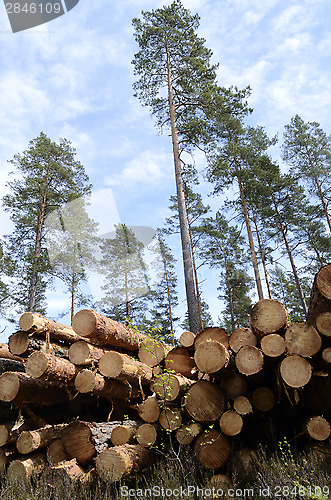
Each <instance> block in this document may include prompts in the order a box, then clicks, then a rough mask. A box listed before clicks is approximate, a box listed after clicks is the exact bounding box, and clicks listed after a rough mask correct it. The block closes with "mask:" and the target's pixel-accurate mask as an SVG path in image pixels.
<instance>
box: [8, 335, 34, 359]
mask: <svg viewBox="0 0 331 500" xmlns="http://www.w3.org/2000/svg"><path fill="white" fill-rule="evenodd" d="M29 341H30V339H29V337H28V334H27V333H26V332H16V333H13V335H11V336H10V337H9V339H8V347H9V350H10V352H11V353H12V354H16V355H17V356H19V355H21V354H24V353H25V351H26V350H27V348H28V347H29Z"/></svg>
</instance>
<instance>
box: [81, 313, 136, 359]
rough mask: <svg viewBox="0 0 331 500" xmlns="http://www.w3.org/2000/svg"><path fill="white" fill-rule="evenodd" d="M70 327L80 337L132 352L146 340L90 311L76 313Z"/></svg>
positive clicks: (123, 326) (121, 325)
mask: <svg viewBox="0 0 331 500" xmlns="http://www.w3.org/2000/svg"><path fill="white" fill-rule="evenodd" d="M72 327H73V329H74V331H75V332H76V333H77V334H78V335H80V337H84V338H87V339H90V340H92V341H97V342H98V343H99V344H102V345H108V346H114V347H120V348H123V349H126V350H128V351H133V352H137V351H138V349H139V347H140V346H141V344H142V343H143V342H144V340H146V336H145V335H143V334H141V333H140V332H135V331H133V330H131V329H130V328H128V327H127V326H125V325H123V324H121V323H118V322H117V321H114V320H112V319H110V318H107V317H105V316H102V315H101V314H99V313H97V312H96V311H93V310H92V309H82V310H81V311H78V313H76V314H75V316H74V318H73V321H72Z"/></svg>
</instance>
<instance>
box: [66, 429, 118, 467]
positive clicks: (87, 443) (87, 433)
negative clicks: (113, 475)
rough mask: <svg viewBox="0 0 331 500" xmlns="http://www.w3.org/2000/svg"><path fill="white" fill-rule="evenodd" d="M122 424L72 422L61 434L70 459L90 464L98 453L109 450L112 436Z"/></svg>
mask: <svg viewBox="0 0 331 500" xmlns="http://www.w3.org/2000/svg"><path fill="white" fill-rule="evenodd" d="M121 423H122V422H118V421H116V422H83V421H80V420H76V421H74V422H71V423H70V424H69V425H68V426H67V427H66V428H65V429H64V430H63V431H62V433H61V440H62V443H63V446H64V449H65V451H66V453H67V454H68V455H69V457H70V458H76V460H77V462H78V463H79V464H82V465H84V464H88V463H89V462H91V460H92V459H93V457H94V456H95V455H96V454H97V453H101V451H103V450H104V449H106V448H108V446H109V443H110V440H111V434H112V432H113V430H114V428H115V427H116V426H117V425H120V424H121Z"/></svg>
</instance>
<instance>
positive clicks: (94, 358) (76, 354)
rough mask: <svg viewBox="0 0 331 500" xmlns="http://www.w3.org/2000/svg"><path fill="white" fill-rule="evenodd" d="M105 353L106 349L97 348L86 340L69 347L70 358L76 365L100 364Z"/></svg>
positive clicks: (78, 341)
mask: <svg viewBox="0 0 331 500" xmlns="http://www.w3.org/2000/svg"><path fill="white" fill-rule="evenodd" d="M105 352H106V351H105V349H101V348H100V347H96V346H94V345H92V344H90V343H88V342H86V340H77V342H74V343H73V344H71V346H70V347H69V351H68V357H69V361H71V363H73V364H74V365H91V364H92V363H96V362H98V361H99V360H100V358H101V356H103V355H104V354H105Z"/></svg>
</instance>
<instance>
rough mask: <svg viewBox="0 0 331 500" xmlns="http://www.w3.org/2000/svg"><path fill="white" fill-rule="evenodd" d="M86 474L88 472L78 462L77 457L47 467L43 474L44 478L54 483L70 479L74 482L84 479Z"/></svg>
mask: <svg viewBox="0 0 331 500" xmlns="http://www.w3.org/2000/svg"><path fill="white" fill-rule="evenodd" d="M85 476H86V473H85V472H84V470H83V469H82V468H81V467H80V466H79V465H78V464H77V460H76V459H75V458H73V459H72V460H66V461H64V462H61V463H57V464H55V465H53V466H51V467H47V468H46V469H45V471H44V474H43V477H44V479H45V480H46V481H48V482H50V481H51V482H52V484H57V483H63V482H64V481H68V480H69V481H72V482H75V481H78V480H79V481H82V480H84V478H85Z"/></svg>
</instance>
